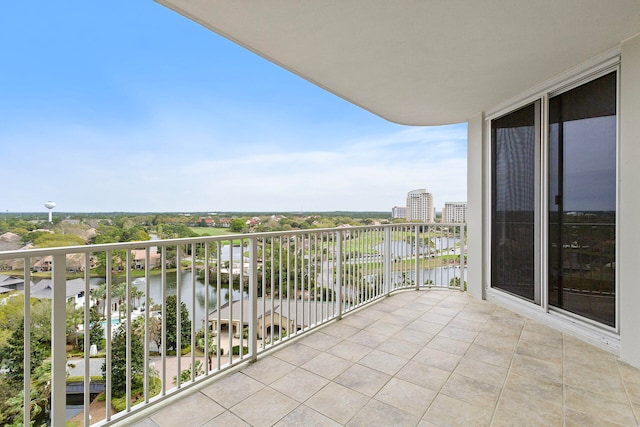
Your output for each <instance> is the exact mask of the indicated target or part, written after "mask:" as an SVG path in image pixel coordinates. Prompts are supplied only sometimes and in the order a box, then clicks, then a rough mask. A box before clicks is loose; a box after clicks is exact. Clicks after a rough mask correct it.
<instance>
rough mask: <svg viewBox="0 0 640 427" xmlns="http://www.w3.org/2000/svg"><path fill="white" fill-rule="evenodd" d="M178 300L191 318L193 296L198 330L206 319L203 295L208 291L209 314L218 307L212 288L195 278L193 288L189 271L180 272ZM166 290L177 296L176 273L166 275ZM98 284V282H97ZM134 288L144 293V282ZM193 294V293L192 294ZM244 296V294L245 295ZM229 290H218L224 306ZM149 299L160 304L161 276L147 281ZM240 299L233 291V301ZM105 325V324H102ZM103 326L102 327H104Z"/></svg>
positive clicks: (237, 291) (112, 321)
mask: <svg viewBox="0 0 640 427" xmlns="http://www.w3.org/2000/svg"><path fill="white" fill-rule="evenodd" d="M180 279H181V281H180V282H181V285H180V300H181V301H182V302H184V303H185V305H186V306H187V310H189V316H190V318H191V314H192V313H193V312H194V304H193V300H194V295H195V320H196V329H198V328H199V327H200V326H201V325H203V322H204V319H205V318H206V313H205V309H204V308H205V307H204V305H205V304H204V303H205V294H206V292H207V291H208V293H209V312H211V311H213V310H214V309H215V308H216V307H217V306H218V301H217V295H216V294H217V292H216V288H215V287H214V286H205V284H204V283H202V282H201V281H200V280H199V279H198V278H197V276H196V280H195V286H194V284H193V274H192V273H191V271H181V272H180ZM166 280H167V289H166V295H167V296H169V295H177V282H178V281H177V275H176V273H168V274H167V277H166ZM104 281H105V279H104V278H103V279H101V283H104ZM98 283H100V282H98ZM135 286H136V287H137V288H138V290H139V291H142V292H144V291H145V287H146V284H145V281H144V279H143V280H139V279H136V284H135ZM194 292H195V293H194ZM245 294H246V293H245ZM228 295H229V290H228V288H227V287H222V288H221V289H220V301H221V304H224V303H226V302H228V301H229V299H228ZM149 297H150V298H151V305H153V304H162V276H161V275H151V276H150V280H149ZM241 297H242V294H241V293H240V291H239V290H234V291H233V299H234V300H237V299H240V298H241ZM142 302H144V297H143V298H141V299H140V303H142ZM111 323H112V325H117V324H118V319H115V318H112V319H111ZM104 325H106V323H105V324H104ZM104 325H103V326H104Z"/></svg>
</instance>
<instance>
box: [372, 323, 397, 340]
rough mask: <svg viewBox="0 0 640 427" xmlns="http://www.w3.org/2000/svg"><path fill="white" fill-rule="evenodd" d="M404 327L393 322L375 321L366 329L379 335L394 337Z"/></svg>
mask: <svg viewBox="0 0 640 427" xmlns="http://www.w3.org/2000/svg"><path fill="white" fill-rule="evenodd" d="M402 329H403V326H400V325H394V324H393V323H386V322H382V321H379V322H375V323H372V324H371V325H370V326H368V327H367V328H366V329H365V331H368V332H371V333H373V334H377V335H384V336H385V337H392V336H394V335H395V334H396V333H398V332H399V331H401V330H402Z"/></svg>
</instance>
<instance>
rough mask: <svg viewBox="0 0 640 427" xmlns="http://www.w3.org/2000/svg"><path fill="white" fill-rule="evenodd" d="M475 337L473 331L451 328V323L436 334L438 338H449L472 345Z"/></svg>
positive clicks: (475, 333)
mask: <svg viewBox="0 0 640 427" xmlns="http://www.w3.org/2000/svg"><path fill="white" fill-rule="evenodd" d="M477 335H478V333H477V332H475V331H469V330H467V329H461V328H456V327H455V326H451V323H449V325H447V326H446V327H444V328H443V329H442V330H441V331H440V332H439V333H438V336H440V337H445V338H451V339H454V340H458V341H462V342H466V343H472V342H473V341H475V339H476V336H477Z"/></svg>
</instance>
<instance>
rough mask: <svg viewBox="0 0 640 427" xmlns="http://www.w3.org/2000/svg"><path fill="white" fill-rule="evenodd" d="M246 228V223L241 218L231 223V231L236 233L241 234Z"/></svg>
mask: <svg viewBox="0 0 640 427" xmlns="http://www.w3.org/2000/svg"><path fill="white" fill-rule="evenodd" d="M244 226H245V222H244V221H243V220H242V219H240V218H236V219H234V220H233V221H231V231H235V232H238V233H239V232H241V231H242V229H243V228H244Z"/></svg>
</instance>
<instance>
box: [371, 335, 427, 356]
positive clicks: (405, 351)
mask: <svg viewBox="0 0 640 427" xmlns="http://www.w3.org/2000/svg"><path fill="white" fill-rule="evenodd" d="M421 349H422V346H421V345H418V344H414V343H411V342H408V341H405V340H402V339H399V338H397V334H396V335H395V336H393V337H391V338H389V339H387V340H386V341H385V342H383V343H382V344H380V345H379V346H378V350H380V351H384V352H386V353H391V354H395V355H396V356H400V357H404V358H405V359H410V358H412V357H413V356H415V355H416V353H417V352H418V351H420V350H421Z"/></svg>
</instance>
